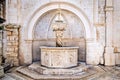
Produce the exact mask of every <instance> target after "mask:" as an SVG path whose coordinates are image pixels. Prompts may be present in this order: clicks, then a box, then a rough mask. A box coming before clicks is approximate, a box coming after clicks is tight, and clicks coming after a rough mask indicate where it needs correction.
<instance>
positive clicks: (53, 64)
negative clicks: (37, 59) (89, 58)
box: [40, 47, 78, 68]
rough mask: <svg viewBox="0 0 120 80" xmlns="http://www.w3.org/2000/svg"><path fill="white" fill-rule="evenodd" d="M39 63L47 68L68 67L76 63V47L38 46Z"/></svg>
mask: <svg viewBox="0 0 120 80" xmlns="http://www.w3.org/2000/svg"><path fill="white" fill-rule="evenodd" d="M40 51H41V65H42V66H45V67H49V68H70V67H74V66H77V65H78V64H77V63H78V47H40Z"/></svg>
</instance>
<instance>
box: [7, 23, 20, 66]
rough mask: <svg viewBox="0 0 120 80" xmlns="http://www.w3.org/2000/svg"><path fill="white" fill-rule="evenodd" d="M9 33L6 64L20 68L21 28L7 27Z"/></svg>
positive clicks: (9, 25) (16, 26)
mask: <svg viewBox="0 0 120 80" xmlns="http://www.w3.org/2000/svg"><path fill="white" fill-rule="evenodd" d="M5 28H6V30H7V31H6V33H7V51H6V62H8V63H10V64H12V65H14V66H18V65H19V58H18V56H19V28H20V26H18V25H12V24H8V25H6V27H5Z"/></svg>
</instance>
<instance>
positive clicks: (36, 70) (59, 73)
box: [17, 19, 90, 79]
mask: <svg viewBox="0 0 120 80" xmlns="http://www.w3.org/2000/svg"><path fill="white" fill-rule="evenodd" d="M51 27H52V29H53V31H54V32H55V35H56V38H55V40H56V47H47V46H44V47H43V46H41V47H40V57H41V58H40V59H41V60H40V61H39V62H34V63H32V64H31V65H29V66H27V67H20V68H19V69H18V70H17V71H18V72H20V73H22V74H25V75H27V76H29V77H31V78H33V79H64V78H66V79H67V78H68V79H70V78H71V79H72V78H78V77H81V74H82V73H83V74H84V76H85V75H87V76H88V74H87V69H88V68H89V66H86V64H84V63H83V64H80V63H78V48H79V47H72V46H70V47H64V46H63V33H64V31H65V29H66V27H67V24H66V23H65V22H64V21H63V20H61V19H58V20H55V22H54V23H52V25H51ZM85 71H86V72H85ZM85 73H86V74H85ZM89 75H90V74H89Z"/></svg>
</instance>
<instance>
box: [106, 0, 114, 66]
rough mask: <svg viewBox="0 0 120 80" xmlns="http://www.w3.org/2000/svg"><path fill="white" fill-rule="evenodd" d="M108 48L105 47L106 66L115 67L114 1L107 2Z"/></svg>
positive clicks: (108, 0) (107, 0)
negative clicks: (113, 36) (113, 39)
mask: <svg viewBox="0 0 120 80" xmlns="http://www.w3.org/2000/svg"><path fill="white" fill-rule="evenodd" d="M105 11H106V34H105V35H106V47H105V54H104V58H105V65H106V66H113V65H115V54H114V52H113V47H112V27H113V1H112V0H106V7H105Z"/></svg>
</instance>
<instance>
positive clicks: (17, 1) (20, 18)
mask: <svg viewBox="0 0 120 80" xmlns="http://www.w3.org/2000/svg"><path fill="white" fill-rule="evenodd" d="M6 1H7V2H6V3H7V5H6V8H7V9H6V10H7V11H6V12H7V13H6V17H7V20H6V21H7V22H6V23H15V24H17V25H21V26H22V27H21V29H20V33H21V35H20V38H19V40H20V48H19V49H20V51H19V52H20V54H19V55H20V56H19V57H20V59H21V64H30V63H32V58H33V56H32V54H33V53H32V52H35V51H32V48H33V49H34V48H35V47H33V46H36V47H39V45H35V44H34V43H36V42H35V41H34V39H33V38H34V37H32V38H31V37H30V39H28V37H29V36H37V35H35V33H34V31H35V30H32V28H33V29H34V27H36V25H34V24H36V23H39V21H40V20H39V19H40V18H41V15H45V14H44V11H45V10H46V11H47V12H49V11H51V8H52V7H54V6H53V5H56V4H58V2H59V1H60V3H61V5H62V4H63V5H62V6H61V7H62V8H64V7H65V8H64V10H69V11H70V12H71V13H74V12H72V11H76V12H75V15H77V16H80V17H81V16H82V18H81V19H83V18H84V20H83V21H82V23H84V24H83V25H84V26H85V25H86V23H87V22H86V21H88V23H89V25H87V28H85V29H86V32H85V36H86V35H89V36H90V37H89V38H86V39H85V41H86V44H85V45H86V51H85V52H86V56H87V57H86V59H87V63H88V64H99V63H101V64H104V60H105V59H103V58H104V52H105V50H106V53H108V55H107V56H106V60H108V63H111V62H109V61H110V59H111V58H112V57H111V56H112V55H111V54H109V53H111V52H112V54H113V55H114V52H115V53H117V54H116V64H120V62H119V60H120V57H119V56H120V54H119V52H120V44H119V43H120V35H118V34H119V32H120V28H119V14H120V10H119V7H120V6H119V3H120V1H119V0H76V1H75V0H6ZM106 1H107V2H106ZM113 1H114V2H113ZM105 3H106V4H105ZM111 4H113V5H111ZM46 6H47V7H46ZM111 6H112V8H111ZM56 7H57V6H56ZM43 8H44V9H43ZM49 9H50V10H49ZM106 9H108V10H106ZM110 9H113V10H110ZM40 11H41V13H40V14H38V13H39V12H40ZM105 11H106V12H105ZM42 12H43V14H42ZM47 12H46V13H47ZM80 13H82V15H81V14H80ZM106 13H107V14H106ZM112 13H113V14H112ZM48 14H49V13H48ZM109 14H110V15H109ZM73 17H74V16H73ZM80 17H79V18H80ZM106 17H107V19H106ZM112 18H113V19H112ZM36 19H38V20H36ZM105 20H106V21H105ZM34 21H36V22H34ZM110 21H111V22H110ZM33 22H34V23H33ZM44 23H45V22H44ZM31 25H32V26H31ZM41 25H45V24H42V23H41ZM75 25H77V24H75ZM38 26H39V25H38ZM113 27H114V28H113ZM29 29H30V30H31V31H29ZM36 29H37V28H36ZM87 29H89V30H87ZM10 30H11V29H10ZM15 30H18V29H15ZM37 30H38V29H37ZM44 30H45V29H44ZM44 30H43V31H44ZM27 31H28V32H27ZM89 31H90V33H91V34H88V32H89ZM36 32H38V34H39V33H40V34H41V33H42V32H39V31H36ZM106 33H107V34H106ZM29 34H30V35H29ZM42 34H44V33H42ZM116 34H117V35H116ZM7 36H8V35H7ZM39 36H40V35H39ZM112 36H114V37H112ZM9 37H10V36H8V38H7V39H8V40H9V41H12V39H13V38H11V37H10V38H9ZM12 37H13V36H12ZM49 37H50V36H49ZM32 41H33V42H32ZM8 44H11V43H7V45H8ZM36 44H37V43H36ZM45 44H46V43H45ZM12 46H14V45H13V44H12ZM12 46H10V47H9V46H7V49H8V50H7V51H8V52H10V51H11V52H12V53H15V54H16V55H17V56H18V54H17V53H16V52H14V49H11V50H9V48H12ZM105 46H107V47H109V46H110V47H111V49H110V48H109V49H108V48H106V49H105ZM25 47H26V49H25ZM13 48H15V46H14V47H13ZM30 49H31V50H30ZM113 49H114V52H113ZM34 50H36V48H35V49H34ZM111 50H112V51H111ZM109 51H111V52H109ZM12 53H10V54H11V55H10V56H12ZM37 54H38V53H37ZM98 54H99V55H98ZM110 55H111V56H110ZM29 57H30V58H29ZM96 57H98V58H97V60H96ZM108 57H109V58H108ZM10 58H11V57H10ZM28 58H29V59H28ZM11 59H12V58H11ZM113 62H114V60H113ZM110 65H111V64H110Z"/></svg>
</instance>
